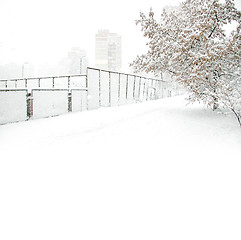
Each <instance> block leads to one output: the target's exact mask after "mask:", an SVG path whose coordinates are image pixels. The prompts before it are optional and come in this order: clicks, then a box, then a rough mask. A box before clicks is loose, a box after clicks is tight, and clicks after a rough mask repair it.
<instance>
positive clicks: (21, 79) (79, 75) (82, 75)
mask: <svg viewBox="0 0 241 240" xmlns="http://www.w3.org/2000/svg"><path fill="white" fill-rule="evenodd" d="M86 76H87V75H86V74H74V75H66V76H50V77H31V78H14V79H0V82H6V81H25V80H36V79H49V78H68V77H70V78H71V77H86Z"/></svg>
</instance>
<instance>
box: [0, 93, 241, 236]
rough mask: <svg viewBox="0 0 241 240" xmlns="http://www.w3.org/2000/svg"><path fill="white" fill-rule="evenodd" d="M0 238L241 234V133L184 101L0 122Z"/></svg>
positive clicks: (232, 123)
mask: <svg viewBox="0 0 241 240" xmlns="http://www.w3.org/2000/svg"><path fill="white" fill-rule="evenodd" d="M0 146H1V160H0V195H1V196H0V239H1V240H8V239H11V240H12V239H14V240H17V239H24V240H28V239H29V240H30V239H31V240H38V239H39V240H40V239H41V240H43V239H44V240H55V239H56V240H57V239H58V240H62V239H64V240H65V239H66V240H67V239H68V240H70V239H71V240H75V239H76V240H77V239H78V240H90V239H91V240H92V239H93V240H97V239H105V240H109V239H111V240H119V239H121V240H140V239H145V240H154V239H159V240H160V239H161V240H169V239H175V240H178V239H185V240H187V239H190V240H197V239H200V240H203V239H205V240H208V239H210V240H214V239H217V240H220V239H228V240H229V239H232V240H236V239H237V240H238V239H239V240H240V238H241V231H240V226H241V217H240V216H241V204H240V203H241V191H240V189H241V163H240V161H241V154H240V146H241V129H240V128H239V126H238V123H237V121H236V119H235V118H234V117H233V116H227V115H224V114H217V113H216V112H212V111H211V110H208V109H205V108H204V107H203V106H202V105H199V104H195V105H188V106H186V102H185V100H184V97H183V96H179V97H173V98H167V99H161V100H156V101H151V102H145V103H141V104H132V105H127V106H120V107H112V108H101V109H99V110H93V111H85V112H80V113H71V114H67V115H63V116H59V117H54V118H45V119H38V120H33V121H28V122H20V123H14V124H8V125H2V126H0Z"/></svg>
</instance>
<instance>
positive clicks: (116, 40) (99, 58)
mask: <svg viewBox="0 0 241 240" xmlns="http://www.w3.org/2000/svg"><path fill="white" fill-rule="evenodd" d="M95 66H96V67H97V68H101V69H107V70H111V71H120V70H121V36H120V35H118V34H116V33H110V32H109V31H108V30H99V31H98V33H97V34H96V35H95Z"/></svg>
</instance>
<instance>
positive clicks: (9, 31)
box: [0, 0, 241, 68]
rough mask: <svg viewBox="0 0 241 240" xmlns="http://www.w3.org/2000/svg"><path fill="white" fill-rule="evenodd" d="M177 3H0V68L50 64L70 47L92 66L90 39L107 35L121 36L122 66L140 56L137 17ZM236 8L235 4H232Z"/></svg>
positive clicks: (74, 0) (76, 0) (52, 0)
mask: <svg viewBox="0 0 241 240" xmlns="http://www.w3.org/2000/svg"><path fill="white" fill-rule="evenodd" d="M178 2H180V0H170V1H164V0H149V1H146V0H135V1H131V0H129V1H126V0H124V1H113V0H101V1H97V0H87V1H82V0H61V1H58V0H21V1H19V0H0V30H1V32H0V33H1V34H0V44H1V45H0V46H1V48H0V62H5V61H17V62H19V63H21V62H26V61H30V62H34V63H40V62H54V61H58V60H59V59H60V58H61V57H64V56H66V54H67V52H68V51H69V50H70V49H71V47H74V46H77V47H80V48H82V49H85V50H86V51H87V55H88V57H89V62H90V65H92V66H94V51H95V50H94V48H95V33H96V32H97V31H98V29H108V30H110V31H111V32H115V33H118V34H120V35H121V36H122V53H123V65H124V68H125V66H127V65H128V63H129V62H131V61H132V60H133V59H134V58H135V56H136V55H137V54H141V53H144V52H145V50H144V49H145V39H144V37H143V36H142V33H141V31H140V27H138V26H136V25H135V20H136V19H138V18H139V12H140V11H144V12H146V13H148V11H149V9H150V7H152V8H153V10H154V12H155V14H156V17H157V18H158V16H160V13H161V9H162V8H163V7H164V6H166V5H177V4H178ZM236 2H237V3H238V4H239V7H240V8H241V0H236Z"/></svg>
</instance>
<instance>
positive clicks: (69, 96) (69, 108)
mask: <svg viewBox="0 0 241 240" xmlns="http://www.w3.org/2000/svg"><path fill="white" fill-rule="evenodd" d="M68 112H72V92H71V91H69V92H68Z"/></svg>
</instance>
